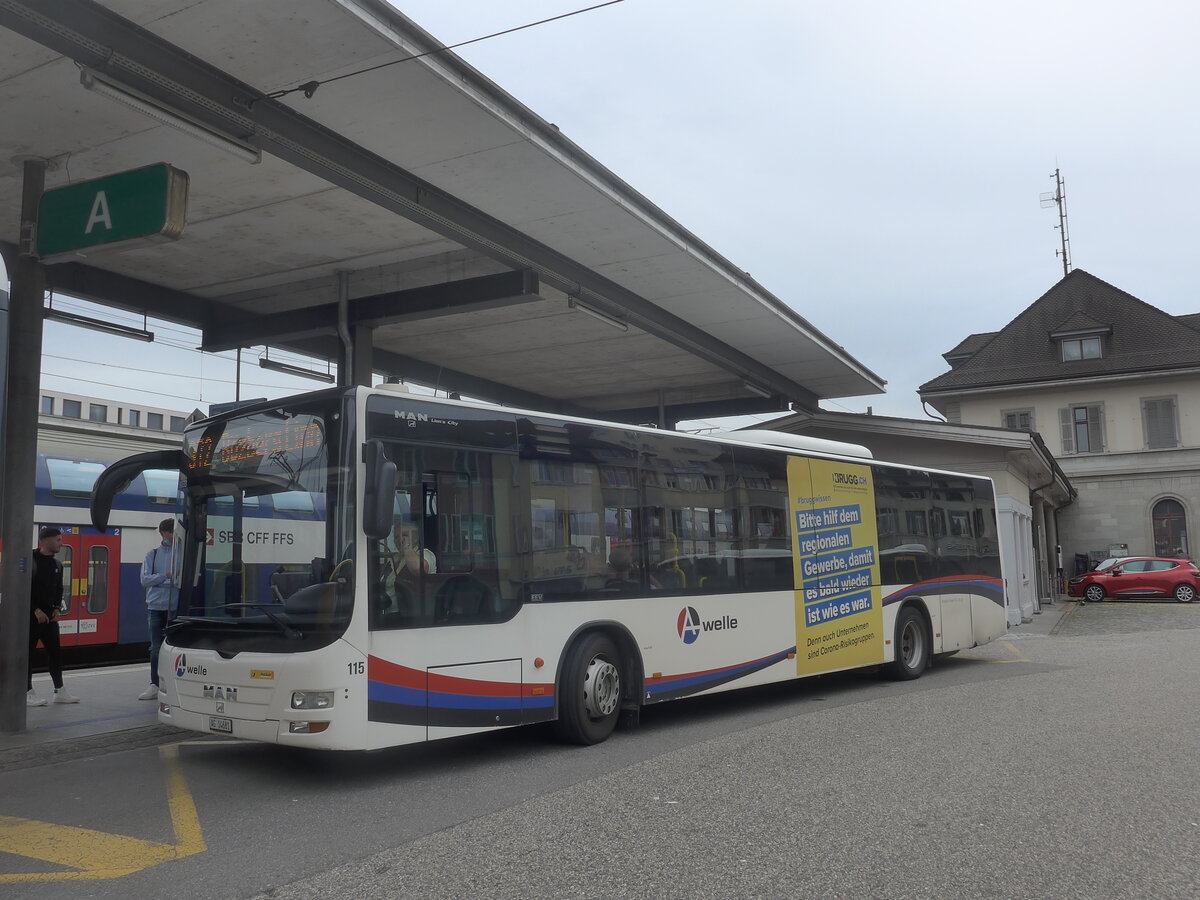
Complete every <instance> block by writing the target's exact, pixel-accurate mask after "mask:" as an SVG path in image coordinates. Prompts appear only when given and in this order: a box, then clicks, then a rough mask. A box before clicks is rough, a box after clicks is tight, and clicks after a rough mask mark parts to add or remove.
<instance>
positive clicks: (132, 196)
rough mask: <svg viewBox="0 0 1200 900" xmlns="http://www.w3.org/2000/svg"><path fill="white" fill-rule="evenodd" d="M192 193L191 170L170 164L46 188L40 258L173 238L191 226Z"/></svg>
mask: <svg viewBox="0 0 1200 900" xmlns="http://www.w3.org/2000/svg"><path fill="white" fill-rule="evenodd" d="M187 193H188V176H187V173H186V172H182V171H180V170H179V169H174V168H172V167H171V166H168V165H167V164H166V163H157V164H156V165H153V166H146V167H145V168H142V169H134V170H132V171H130V172H121V173H119V174H117V175H107V176H105V177H104V178H94V179H92V180H91V181H81V182H79V183H78V184H72V185H68V186H67V187H62V188H55V189H54V190H51V191H46V192H45V193H43V194H42V199H41V202H40V203H39V204H38V230H37V252H38V256H39V257H41V258H43V259H45V258H46V257H53V256H57V255H59V254H64V253H71V252H73V251H77V250H83V249H86V248H88V247H95V246H98V245H105V246H109V245H112V244H118V243H120V244H123V245H124V244H133V243H135V242H136V243H145V242H148V241H173V240H175V239H176V238H178V237H179V236H180V235H181V234H183V229H184V226H185V225H186V224H187Z"/></svg>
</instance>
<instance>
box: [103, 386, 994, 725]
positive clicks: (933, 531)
mask: <svg viewBox="0 0 1200 900" xmlns="http://www.w3.org/2000/svg"><path fill="white" fill-rule="evenodd" d="M169 464H174V465H177V466H178V467H179V469H180V470H181V472H182V473H183V475H184V485H185V504H184V505H185V509H184V513H183V526H184V531H185V532H186V535H187V536H186V538H185V540H184V546H185V552H184V561H183V582H182V588H181V596H180V603H179V616H178V618H177V619H176V620H175V622H174V623H173V624H172V625H171V626H170V627H169V629H168V634H167V640H166V644H165V645H164V647H163V650H162V653H161V656H160V659H161V662H160V666H161V671H160V675H161V679H160V680H161V684H162V686H163V693H162V695H161V696H160V704H159V720H160V721H161V722H164V723H169V724H172V725H176V726H180V727H183V728H188V729H193V730H196V731H202V732H210V733H213V732H215V733H219V734H228V735H232V736H234V737H239V738H248V739H254V740H261V741H272V742H277V743H283V744H294V745H300V746H308V747H320V748H331V749H373V748H380V747H388V746H394V745H398V744H406V743H412V742H416V741H426V740H435V739H438V738H443V737H450V736H453V735H462V734H468V733H472V732H480V731H487V730H491V729H495V728H503V727H508V726H514V725H521V724H525V723H532V722H546V721H552V722H554V723H555V726H556V729H557V731H558V732H559V734H560V735H561V736H562V737H563V738H565V739H566V740H569V741H573V742H577V743H581V744H591V743H596V742H599V741H602V740H604V739H605V738H606V737H608V735H609V734H610V733H611V732H612V730H613V728H614V727H615V725H616V724H617V720H618V719H619V718H620V719H622V720H623V721H625V722H628V723H633V722H636V720H637V716H638V714H639V711H640V709H641V707H642V706H644V705H648V704H652V703H658V702H661V701H664V700H670V699H674V698H678V697H686V696H695V695H698V694H706V693H713V692H716V691H724V690H731V689H734V688H740V687H747V686H750V685H760V684H767V683H771V682H779V681H785V680H789V679H793V678H800V677H804V676H808V675H816V674H821V673H826V672H834V671H839V670H845V669H852V668H857V667H864V666H878V667H882V668H883V669H884V671H886V672H888V673H890V674H891V675H892V676H894V677H898V678H916V677H918V676H919V675H920V674H921V672H922V671H923V670H924V669H925V668H926V666H927V664H928V662H929V659H930V657H931V656H937V655H939V654H947V655H948V654H951V653H954V652H956V651H958V650H960V649H963V648H968V647H973V646H976V645H978V644H983V643H985V642H987V641H990V640H992V639H994V638H996V637H998V636H1000V635H1002V634H1004V633H1005V631H1006V627H1007V626H1006V616H1005V610H1004V602H1005V599H1004V582H1003V580H1002V575H1001V571H1000V559H1001V554H1000V548H999V547H998V545H997V542H998V540H999V533H998V529H997V527H996V516H995V504H994V497H993V490H992V484H991V482H990V481H989V480H988V479H987V478H981V477H978V476H972V475H962V474H954V473H949V472H941V471H933V470H923V469H914V468H912V467H908V466H896V465H889V464H886V463H882V462H877V461H875V460H873V459H871V458H870V455H869V454H868V453H867V452H866V451H865V450H863V449H862V448H860V447H856V446H854V445H849V444H837V443H833V442H824V441H816V440H813V439H807V438H800V437H795V436H790V435H785V434H781V433H774V432H758V433H751V434H748V433H745V432H734V433H731V434H729V435H725V436H710V437H696V436H692V435H688V434H682V433H677V432H670V431H659V430H656V429H653V428H643V427H637V426H631V425H619V424H612V423H605V422H599V421H589V420H586V419H578V418H571V417H566V416H557V415H549V414H541V413H533V412H526V411H521V410H515V409H510V408H503V407H498V406H490V405H484V404H472V403H466V402H457V401H450V400H440V399H438V400H434V399H428V398H419V397H417V396H414V395H411V394H408V393H407V392H403V391H402V390H391V389H388V387H387V386H382V387H379V388H375V389H368V388H363V387H357V388H338V389H330V390H326V391H321V392H316V393H312V394H305V395H301V396H297V397H292V398H288V399H285V400H281V401H275V402H270V403H258V404H256V405H254V406H248V407H245V408H242V409H238V410H234V411H231V412H228V413H225V414H223V415H220V416H216V417H213V418H210V419H206V420H203V421H201V422H197V423H196V424H194V425H191V426H189V427H188V428H187V430H186V431H185V433H184V438H183V449H182V451H166V452H161V453H150V454H142V455H141V456H139V457H133V458H130V459H129V460H125V461H123V462H121V463H116V464H114V465H113V466H112V467H110V469H109V470H107V471H106V472H105V474H104V476H102V477H101V479H100V480H99V482H98V483H97V486H96V491H95V494H94V496H93V520H94V523H95V524H96V526H97V527H98V528H102V527H103V525H104V524H105V517H106V514H107V509H108V508H109V507H110V506H111V503H112V499H113V494H114V493H115V492H116V491H118V490H119V489H120V487H121V484H122V482H126V481H128V479H129V478H130V477H131V475H132V473H135V472H136V471H138V470H139V469H140V468H155V469H160V468H164V467H166V466H167V465H169ZM284 493H286V494H287V495H288V496H290V497H297V496H301V497H302V496H304V495H311V497H312V498H313V504H312V508H313V509H315V510H316V511H317V515H316V516H315V519H316V520H315V521H313V520H312V519H310V520H309V521H308V522H306V523H305V527H304V528H297V527H294V523H293V522H291V521H286V520H281V521H280V522H278V523H272V522H271V521H270V520H269V519H265V518H264V517H263V513H262V510H263V509H268V508H269V509H275V508H278V505H277V504H275V503H270V504H267V503H263V504H261V506H260V507H259V509H258V513H257V515H256V516H254V517H251V516H249V515H244V514H243V510H244V509H245V508H246V507H247V506H248V505H250V504H252V503H254V502H255V500H256V499H257V498H260V497H263V496H264V495H272V496H276V495H279V494H284ZM214 523H215V524H216V527H214ZM217 532H220V534H217Z"/></svg>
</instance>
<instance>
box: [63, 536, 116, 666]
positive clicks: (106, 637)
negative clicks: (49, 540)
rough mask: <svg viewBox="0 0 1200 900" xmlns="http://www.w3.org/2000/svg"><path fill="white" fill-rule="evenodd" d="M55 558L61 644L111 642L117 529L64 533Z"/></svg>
mask: <svg viewBox="0 0 1200 900" xmlns="http://www.w3.org/2000/svg"><path fill="white" fill-rule="evenodd" d="M74 531H75V532H77V531H78V529H75V530H74ZM58 558H59V560H60V561H61V562H62V564H63V603H62V609H61V612H60V615H59V625H58V630H59V633H60V634H61V635H62V644H63V646H64V647H85V646H90V645H93V644H115V643H116V642H117V620H118V617H119V616H118V608H117V607H118V599H119V597H118V595H119V584H120V566H121V537H120V530H119V529H118V530H117V533H116V534H79V533H64V534H63V548H62V552H61V553H60V554H59V557H58Z"/></svg>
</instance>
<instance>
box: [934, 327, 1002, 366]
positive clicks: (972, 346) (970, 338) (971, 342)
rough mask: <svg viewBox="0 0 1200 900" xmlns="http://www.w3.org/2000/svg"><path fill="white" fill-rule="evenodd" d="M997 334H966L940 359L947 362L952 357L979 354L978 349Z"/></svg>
mask: <svg viewBox="0 0 1200 900" xmlns="http://www.w3.org/2000/svg"><path fill="white" fill-rule="evenodd" d="M999 333H1000V332H998V331H981V332H980V333H979V334H968V335H967V336H966V337H965V338H963V339H962V340H961V341H959V342H958V345H957V346H955V347H954V349H953V350H947V351H946V352H945V353H943V354H942V359H945V360H949V359H950V358H951V357H954V356H974V355H975V354H976V353H978V352H979V348H980V347H982V346H983V345H984V344H986V343H987V342H988V341H990V340H991V339H992V338H994V337H995V336H996V335H997V334H999Z"/></svg>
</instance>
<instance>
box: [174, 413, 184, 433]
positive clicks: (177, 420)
mask: <svg viewBox="0 0 1200 900" xmlns="http://www.w3.org/2000/svg"><path fill="white" fill-rule="evenodd" d="M171 430H172V431H183V416H171Z"/></svg>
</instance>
